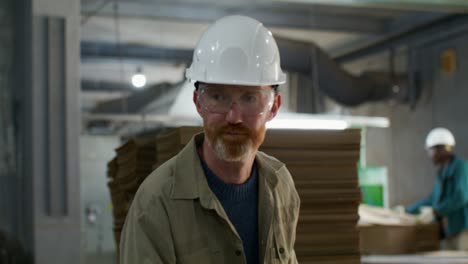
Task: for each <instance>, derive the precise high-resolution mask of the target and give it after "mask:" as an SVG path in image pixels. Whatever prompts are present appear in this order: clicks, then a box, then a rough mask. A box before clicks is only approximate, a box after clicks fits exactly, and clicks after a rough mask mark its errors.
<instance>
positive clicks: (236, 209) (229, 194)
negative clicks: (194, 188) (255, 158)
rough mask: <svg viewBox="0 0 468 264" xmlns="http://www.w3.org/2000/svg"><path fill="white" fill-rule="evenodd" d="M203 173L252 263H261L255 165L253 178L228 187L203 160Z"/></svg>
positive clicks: (251, 176) (249, 262) (248, 260)
mask: <svg viewBox="0 0 468 264" xmlns="http://www.w3.org/2000/svg"><path fill="white" fill-rule="evenodd" d="M202 166H203V170H204V172H205V175H206V179H207V181H208V185H209V186H210V188H211V190H212V191H213V193H214V194H215V195H216V197H217V198H218V200H219V201H220V202H221V204H222V205H223V208H224V211H225V212H226V214H227V215H228V217H229V220H230V221H231V223H232V224H233V225H234V227H235V228H236V231H237V233H238V234H239V236H240V237H241V239H242V245H243V247H244V254H245V257H246V259H247V263H248V264H257V263H258V210H257V204H258V171H257V166H256V165H255V163H254V166H253V167H252V172H251V175H250V178H249V179H248V180H247V181H246V182H245V183H243V184H228V183H225V182H223V181H222V180H221V179H220V178H218V176H216V175H215V174H214V173H213V172H212V171H211V170H210V168H208V166H207V165H206V164H205V162H203V161H202Z"/></svg>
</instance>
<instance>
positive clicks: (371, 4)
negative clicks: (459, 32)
mask: <svg viewBox="0 0 468 264" xmlns="http://www.w3.org/2000/svg"><path fill="white" fill-rule="evenodd" d="M273 2H277V3H278V2H281V3H302V4H310V5H317V4H322V5H330V6H347V7H355V8H376V9H393V10H412V11H437V12H440V11H444V12H454V13H468V1H466V0H443V1H441V0H424V1H421V0H379V1H369V0H273Z"/></svg>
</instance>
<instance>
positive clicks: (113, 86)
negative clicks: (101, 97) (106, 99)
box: [81, 80, 135, 92]
mask: <svg viewBox="0 0 468 264" xmlns="http://www.w3.org/2000/svg"><path fill="white" fill-rule="evenodd" d="M81 91H83V92H134V91H135V88H133V87H132V86H131V85H130V84H127V83H119V82H108V81H93V80H81Z"/></svg>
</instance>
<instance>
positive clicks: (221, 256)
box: [120, 134, 300, 264]
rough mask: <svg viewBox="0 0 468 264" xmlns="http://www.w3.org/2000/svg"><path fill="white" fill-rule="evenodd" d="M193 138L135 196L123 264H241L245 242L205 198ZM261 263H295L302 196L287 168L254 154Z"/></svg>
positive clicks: (208, 193) (197, 139)
mask: <svg viewBox="0 0 468 264" xmlns="http://www.w3.org/2000/svg"><path fill="white" fill-rule="evenodd" d="M202 142H203V134H199V135H197V136H195V137H194V138H193V139H192V140H191V141H190V142H189V144H187V146H186V147H185V148H184V149H183V150H182V151H181V152H180V153H179V154H178V155H177V156H175V157H173V158H172V159H170V160H169V161H168V162H166V163H164V164H163V165H161V166H160V167H159V168H158V169H156V170H155V171H154V172H152V173H151V174H150V175H149V176H148V177H147V178H146V179H145V181H144V182H143V183H142V184H141V186H140V188H139V189H138V191H137V193H136V195H135V198H134V200H133V202H132V205H131V207H130V210H129V212H128V215H127V218H126V221H125V225H124V228H123V232H122V237H121V243H120V263H122V264H150V263H165V264H166V263H167V264H171V263H181V264H183V263H196V264H200V263H203V264H210V263H216V264H221V263H224V264H230V263H236V264H239V263H246V261H245V256H244V253H243V247H242V241H241V239H240V237H239V235H238V233H237V232H236V230H235V228H234V226H233V225H232V223H231V222H230V221H229V218H228V216H227V215H226V212H225V211H224V209H223V207H222V205H221V203H220V202H219V200H218V199H217V198H216V196H215V195H214V194H213V192H212V191H211V190H210V188H209V186H208V183H207V181H206V177H205V175H204V172H203V169H202V166H201V164H200V159H199V156H198V154H197V149H196V146H197V145H200V144H201V143H202ZM256 162H257V167H258V173H259V174H258V175H259V195H258V210H259V211H258V213H259V214H258V215H259V216H258V217H259V219H258V225H259V226H258V227H259V233H258V240H259V250H260V252H259V256H260V257H259V259H260V263H268V264H270V263H297V260H296V254H295V252H294V242H295V239H296V225H297V220H298V215H299V204H300V200H299V196H298V194H297V191H296V189H295V187H294V183H293V180H292V178H291V175H290V174H289V172H288V170H287V169H286V167H285V165H284V164H283V163H281V162H279V161H278V160H276V159H275V158H273V157H271V156H268V155H266V154H264V153H262V152H258V154H257V156H256Z"/></svg>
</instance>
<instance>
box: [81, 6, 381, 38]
mask: <svg viewBox="0 0 468 264" xmlns="http://www.w3.org/2000/svg"><path fill="white" fill-rule="evenodd" d="M81 14H82V15H83V20H82V21H84V22H86V21H88V20H89V17H91V16H94V15H99V16H113V15H114V14H115V11H114V6H113V5H112V4H111V3H109V4H107V5H103V6H101V7H96V6H95V5H89V4H88V5H86V4H85V5H82V7H81ZM230 14H243V15H247V16H250V17H253V18H255V19H257V20H259V21H261V22H262V23H264V24H265V25H266V26H267V27H286V28H297V29H315V30H327V31H341V32H354V33H365V34H381V33H385V30H386V23H387V22H388V18H382V17H376V16H371V15H369V16H367V15H364V14H357V13H355V14H351V13H350V14H341V15H339V16H337V15H334V14H325V13H317V12H313V9H310V8H305V9H304V8H303V9H298V8H294V9H291V8H274V7H261V8H260V7H259V8H255V7H252V6H248V5H240V6H235V7H232V6H231V7H228V6H220V5H214V4H209V5H207V4H205V5H203V4H198V5H194V4H167V3H165V4H163V3H157V2H154V3H145V4H142V3H138V2H136V3H135V2H127V1H122V2H119V6H118V15H119V16H120V17H134V18H151V19H169V20H178V21H187V22H194V21H197V22H205V23H211V22H213V21H215V20H217V19H219V18H221V17H223V16H226V15H230Z"/></svg>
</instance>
